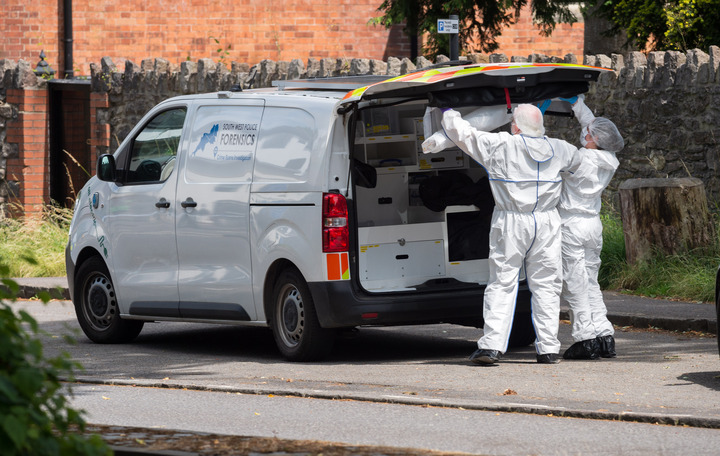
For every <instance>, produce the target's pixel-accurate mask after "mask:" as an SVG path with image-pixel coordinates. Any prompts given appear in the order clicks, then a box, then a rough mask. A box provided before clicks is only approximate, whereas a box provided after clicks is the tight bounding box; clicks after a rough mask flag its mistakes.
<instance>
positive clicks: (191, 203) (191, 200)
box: [180, 198, 197, 207]
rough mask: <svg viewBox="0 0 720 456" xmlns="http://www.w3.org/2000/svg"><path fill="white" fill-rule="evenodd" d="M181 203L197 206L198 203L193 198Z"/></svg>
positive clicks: (186, 205)
mask: <svg viewBox="0 0 720 456" xmlns="http://www.w3.org/2000/svg"><path fill="white" fill-rule="evenodd" d="M180 205H181V206H182V207H196V206H197V203H196V202H195V201H193V199H192V198H188V199H186V200H185V201H183V202H182V203H180Z"/></svg>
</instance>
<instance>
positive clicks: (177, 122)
mask: <svg viewBox="0 0 720 456" xmlns="http://www.w3.org/2000/svg"><path fill="white" fill-rule="evenodd" d="M186 113H187V109H186V108H177V109H170V110H168V111H164V112H161V113H160V114H158V115H157V116H155V117H153V118H152V120H150V122H148V123H147V125H145V127H144V128H143V129H142V130H141V131H140V133H138V135H137V136H136V137H135V138H134V139H133V141H132V149H131V152H130V166H129V167H128V172H127V173H126V182H127V183H144V184H146V183H155V182H162V181H164V180H166V179H167V178H168V177H169V176H170V174H172V170H173V169H174V167H175V159H176V157H177V151H178V145H179V144H180V136H181V135H182V128H183V123H184V122H185V114H186Z"/></svg>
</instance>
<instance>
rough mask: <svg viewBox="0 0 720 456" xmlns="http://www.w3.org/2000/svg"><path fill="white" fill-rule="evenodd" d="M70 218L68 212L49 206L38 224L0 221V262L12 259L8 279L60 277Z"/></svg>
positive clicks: (31, 221)
mask: <svg viewBox="0 0 720 456" xmlns="http://www.w3.org/2000/svg"><path fill="white" fill-rule="evenodd" d="M71 218H72V209H62V208H57V207H53V206H50V207H48V208H47V209H46V211H45V214H44V216H43V219H42V220H16V219H4V220H0V239H3V242H0V259H8V260H9V259H12V262H9V268H10V270H9V271H8V277H62V276H64V275H65V246H66V245H67V241H68V228H69V226H70V219H71ZM34 258H41V259H42V261H39V262H38V261H34Z"/></svg>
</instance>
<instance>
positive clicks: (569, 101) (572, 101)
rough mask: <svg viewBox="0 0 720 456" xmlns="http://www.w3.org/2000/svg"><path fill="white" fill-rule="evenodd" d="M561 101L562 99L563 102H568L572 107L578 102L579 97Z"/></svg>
mask: <svg viewBox="0 0 720 456" xmlns="http://www.w3.org/2000/svg"><path fill="white" fill-rule="evenodd" d="M560 99H561V100H562V101H567V102H568V103H570V104H571V105H572V104H575V103H576V102H577V100H578V97H577V96H574V97H572V98H560Z"/></svg>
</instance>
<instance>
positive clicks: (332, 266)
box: [325, 252, 350, 280]
mask: <svg viewBox="0 0 720 456" xmlns="http://www.w3.org/2000/svg"><path fill="white" fill-rule="evenodd" d="M325 264H326V266H327V279H328V280H349V279H350V265H349V261H348V253H347V252H341V253H326V254H325Z"/></svg>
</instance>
